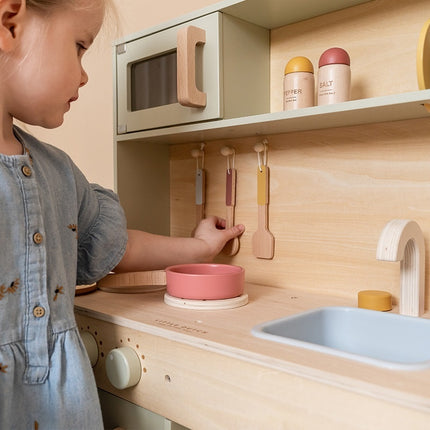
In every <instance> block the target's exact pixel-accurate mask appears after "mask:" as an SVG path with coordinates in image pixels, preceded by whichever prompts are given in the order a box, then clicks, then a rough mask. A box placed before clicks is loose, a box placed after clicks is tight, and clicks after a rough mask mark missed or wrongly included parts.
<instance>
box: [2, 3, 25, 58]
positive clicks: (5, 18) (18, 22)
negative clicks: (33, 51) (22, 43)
mask: <svg viewBox="0 0 430 430" xmlns="http://www.w3.org/2000/svg"><path fill="white" fill-rule="evenodd" d="M24 14H25V0H0V51H3V52H9V51H11V50H12V49H13V48H14V47H15V45H16V43H17V38H18V36H19V35H20V33H21V26H22V21H23V19H22V18H23V16H24Z"/></svg>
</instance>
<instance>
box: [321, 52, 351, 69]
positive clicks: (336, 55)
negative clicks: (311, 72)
mask: <svg viewBox="0 0 430 430" xmlns="http://www.w3.org/2000/svg"><path fill="white" fill-rule="evenodd" d="M328 64H346V65H347V66H349V65H350V64H351V60H350V58H349V55H348V53H347V52H346V51H345V50H344V49H342V48H330V49H327V50H326V51H324V52H323V53H322V54H321V57H320V60H319V62H318V67H322V66H327V65H328Z"/></svg>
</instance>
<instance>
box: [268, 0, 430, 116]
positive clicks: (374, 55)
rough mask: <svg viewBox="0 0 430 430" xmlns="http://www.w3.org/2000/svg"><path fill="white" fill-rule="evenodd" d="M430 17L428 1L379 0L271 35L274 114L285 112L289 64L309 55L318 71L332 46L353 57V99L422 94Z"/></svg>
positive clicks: (277, 31) (272, 32)
mask: <svg viewBox="0 0 430 430" xmlns="http://www.w3.org/2000/svg"><path fill="white" fill-rule="evenodd" d="M429 18H430V2H429V1H428V0H414V1H410V0H396V1H392V0H374V1H371V2H369V3H364V4H362V5H359V6H355V7H352V8H348V9H344V10H340V11H338V12H334V13H330V14H327V15H324V16H321V17H316V18H312V19H309V20H306V21H302V22H298V23H295V24H291V25H287V26H285V27H281V28H279V29H275V30H272V31H271V53H270V55H271V111H272V112H277V111H281V110H282V82H283V75H284V68H285V65H286V63H287V62H288V61H289V60H290V59H291V58H293V57H295V56H305V57H308V58H309V59H310V60H311V61H312V64H313V65H314V69H315V81H316V80H317V72H318V60H319V57H320V55H321V54H322V53H323V52H324V51H325V50H326V49H328V48H331V47H334V46H339V47H342V48H344V49H345V50H346V51H347V52H348V53H349V55H350V57H351V73H352V85H351V97H352V99H353V100H356V99H363V98H368V97H377V96H384V95H389V94H399V93H403V92H407V91H416V90H418V84H417V78H416V66H415V63H416V49H417V43H418V38H419V34H420V32H421V28H422V27H423V25H424V23H425V22H426V21H427V20H428V19H429Z"/></svg>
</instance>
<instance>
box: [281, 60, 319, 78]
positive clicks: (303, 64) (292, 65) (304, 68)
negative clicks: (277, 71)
mask: <svg viewBox="0 0 430 430" xmlns="http://www.w3.org/2000/svg"><path fill="white" fill-rule="evenodd" d="M294 72H309V73H313V72H314V66H313V65H312V63H311V62H310V60H309V59H308V58H306V57H294V58H292V59H291V60H290V61H288V63H287V65H286V66H285V71H284V75H287V74H288V73H294Z"/></svg>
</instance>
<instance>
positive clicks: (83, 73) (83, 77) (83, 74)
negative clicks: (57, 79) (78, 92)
mask: <svg viewBox="0 0 430 430" xmlns="http://www.w3.org/2000/svg"><path fill="white" fill-rule="evenodd" d="M87 82H88V74H87V72H86V71H85V70H84V69H83V68H82V71H81V84H80V85H79V86H80V87H83V86H84V85H85V84H86V83H87Z"/></svg>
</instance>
